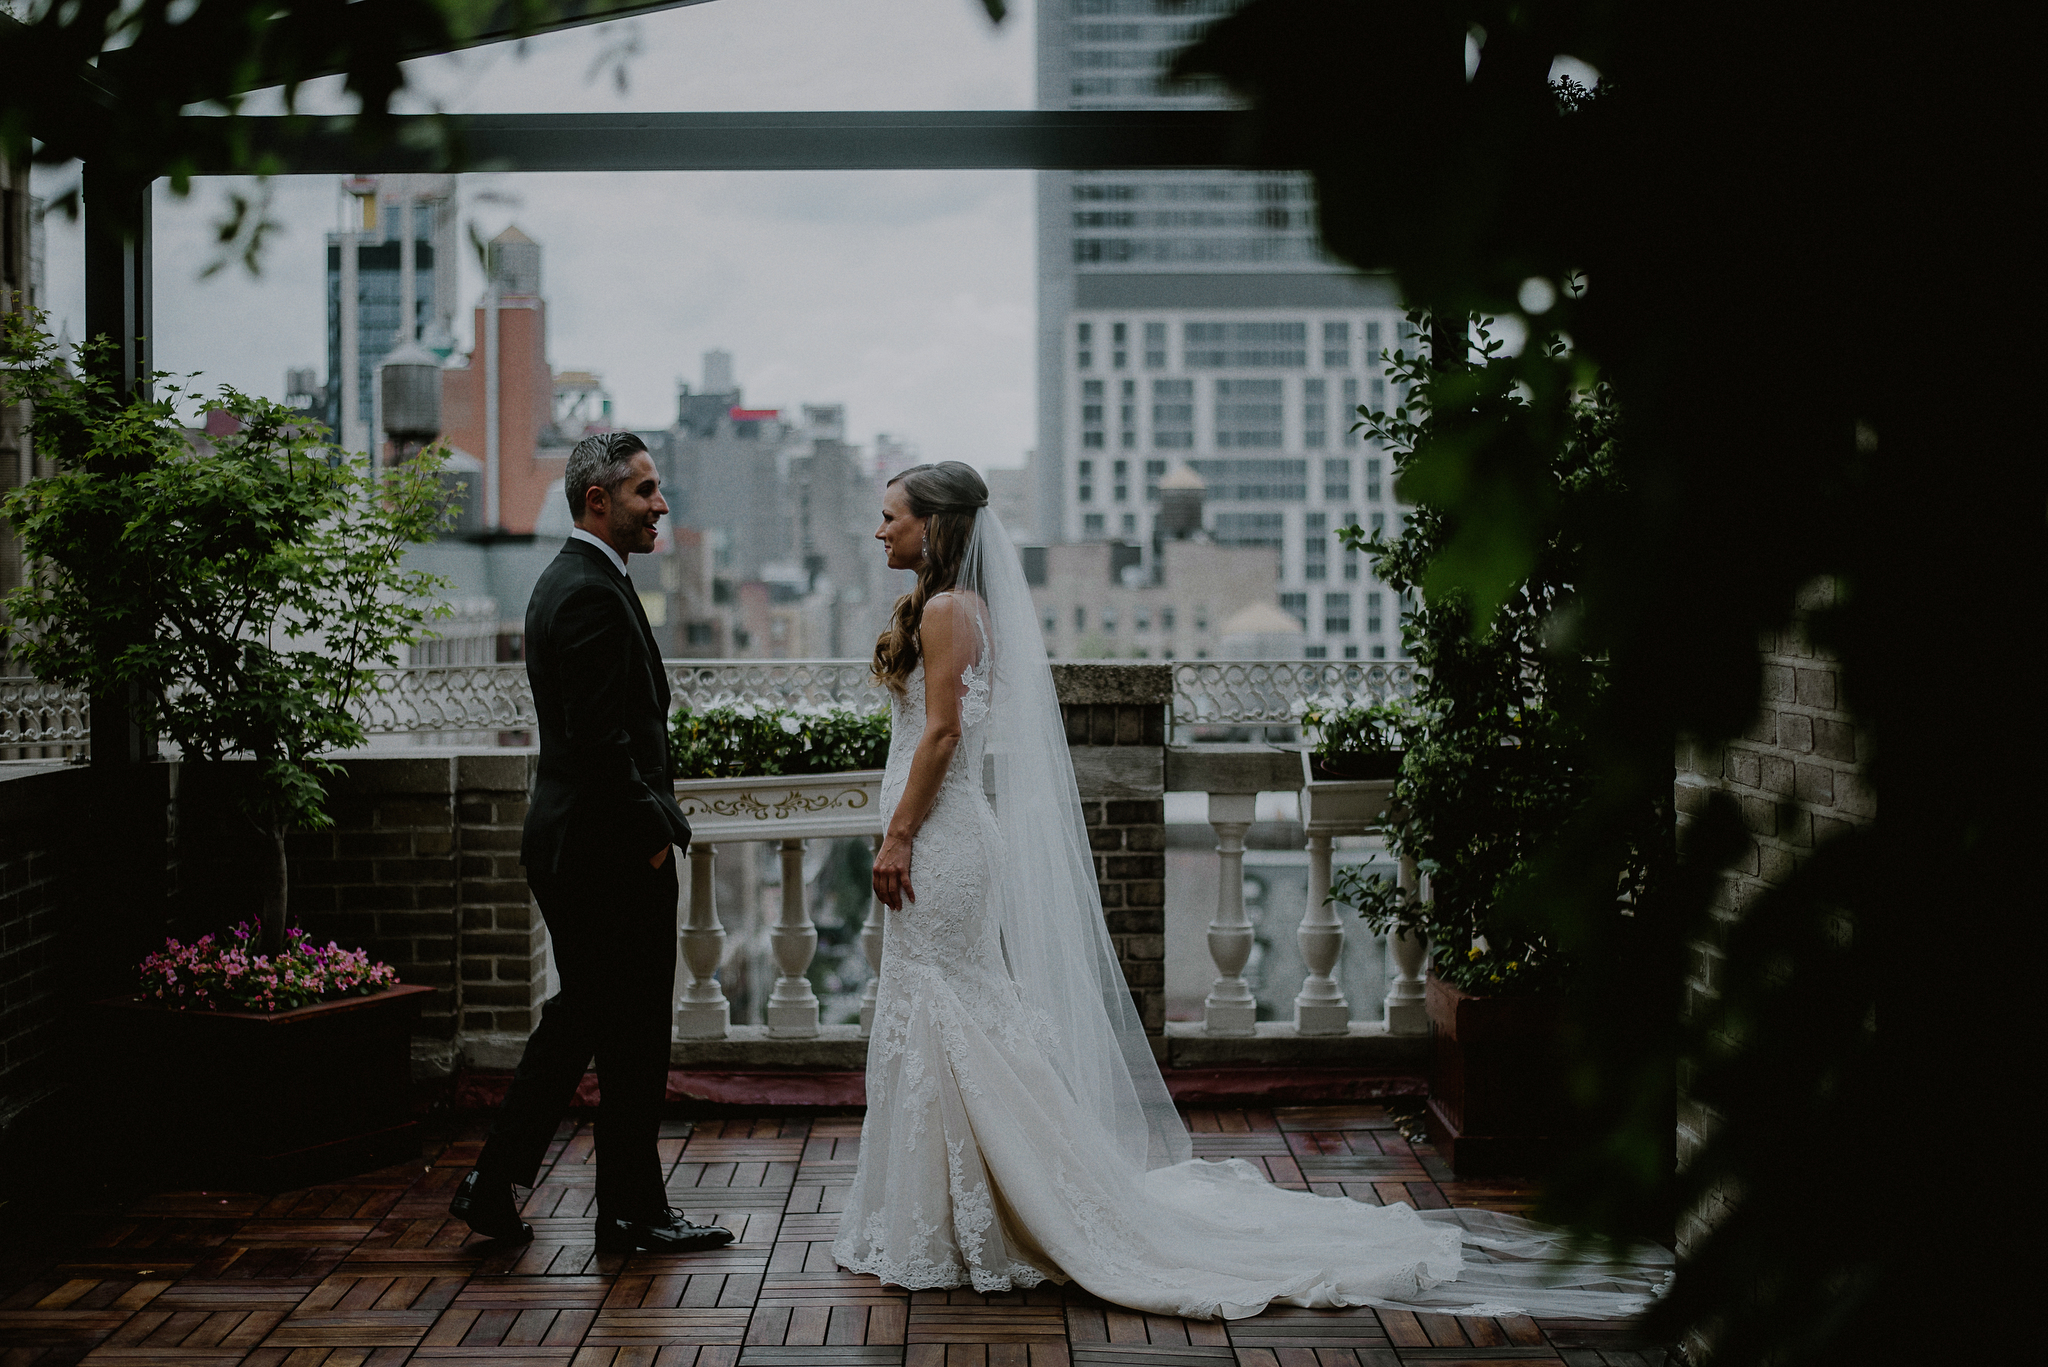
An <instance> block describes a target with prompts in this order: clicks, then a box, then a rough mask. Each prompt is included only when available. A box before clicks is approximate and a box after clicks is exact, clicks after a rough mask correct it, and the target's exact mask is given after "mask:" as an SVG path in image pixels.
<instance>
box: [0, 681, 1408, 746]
mask: <svg viewBox="0 0 2048 1367" xmlns="http://www.w3.org/2000/svg"><path fill="white" fill-rule="evenodd" d="M665 664H666V667H667V669H668V678H669V687H670V688H671V690H672V691H673V692H674V694H675V700H676V702H677V703H678V704H688V705H689V706H690V707H692V708H703V707H716V706H721V705H725V704H730V703H741V702H752V703H759V704H764V705H767V706H773V707H835V706H836V707H851V708H854V709H855V710H857V711H862V712H869V711H875V710H878V709H880V708H881V707H883V706H885V705H886V701H887V700H886V698H885V697H884V695H883V693H882V691H881V690H880V689H878V688H875V687H874V686H873V685H872V684H870V683H869V682H868V664H867V661H865V660H669V661H666V662H665ZM379 672H380V673H381V674H382V676H383V679H384V682H385V684H386V687H385V689H384V690H383V691H382V692H380V693H378V694H377V695H376V696H374V697H371V698H369V699H366V700H365V701H364V703H363V706H362V717H363V724H364V725H365V726H366V727H368V728H369V731H370V733H371V734H372V735H379V736H406V735H431V734H437V733H438V734H447V733H452V732H495V731H525V730H531V729H532V728H533V726H534V724H535V718H534V714H533V694H532V692H531V690H529V689H528V687H527V685H526V666H525V665H521V664H491V665H416V666H413V667H410V668H404V669H387V670H381V671H379ZM1415 680H1416V672H1415V670H1414V668H1413V666H1410V665H1406V664H1387V663H1370V664H1368V663H1362V662H1357V661H1329V660H1200V661H1194V660H1185V661H1181V662H1178V663H1176V664H1175V665H1174V667H1173V721H1174V724H1175V725H1176V726H1289V725H1292V724H1294V723H1296V722H1298V721H1299V720H1300V718H1301V713H1302V709H1303V708H1305V707H1307V706H1308V705H1309V704H1310V703H1312V702H1327V703H1332V704H1336V705H1339V706H1350V705H1353V704H1361V703H1375V702H1385V701H1387V700H1388V699H1390V698H1396V697H1401V698H1406V697H1412V696H1414V693H1415ZM87 715H88V714H87V707H86V700H85V696H84V695H83V694H81V693H77V692H75V691H73V690H71V689H67V688H61V687H58V686H56V685H53V684H45V683H41V682H39V681H37V680H35V679H0V745H4V746H34V745H81V744H84V743H85V740H86V736H87V732H88V730H89V728H88V726H87Z"/></svg>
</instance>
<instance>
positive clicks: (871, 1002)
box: [860, 835, 889, 1039]
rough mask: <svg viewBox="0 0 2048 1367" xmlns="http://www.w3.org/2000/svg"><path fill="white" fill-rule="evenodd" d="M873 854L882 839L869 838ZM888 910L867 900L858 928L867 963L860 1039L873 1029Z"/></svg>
mask: <svg viewBox="0 0 2048 1367" xmlns="http://www.w3.org/2000/svg"><path fill="white" fill-rule="evenodd" d="M869 841H870V842H871V843H872V844H873V845H874V847H875V853H877V854H880V853H881V852H882V837H881V836H879V835H877V836H870V837H869ZM888 910H889V909H888V908H887V907H885V906H883V905H882V899H881V898H879V897H870V898H869V899H868V919H867V921H866V922H865V923H864V924H863V925H862V926H861V928H860V952H861V953H862V954H863V955H865V956H866V957H867V961H868V990H867V991H865V992H863V993H861V997H860V1037H861V1038H862V1039H866V1038H867V1037H868V1035H869V1033H870V1032H871V1031H873V1029H874V1028H875V992H876V990H877V989H878V988H880V987H881V985H882V928H883V926H884V925H885V924H886V922H887V915H888Z"/></svg>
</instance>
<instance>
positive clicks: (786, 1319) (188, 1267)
mask: <svg viewBox="0 0 2048 1367" xmlns="http://www.w3.org/2000/svg"><path fill="white" fill-rule="evenodd" d="M1188 1122H1189V1126H1190V1128H1191V1129H1193V1131H1194V1132H1195V1152H1196V1153H1197V1154H1198V1155H1202V1156H1206V1157H1224V1156H1231V1157H1239V1158H1245V1159H1249V1160H1250V1161H1252V1162H1255V1163H1259V1164H1261V1165H1263V1166H1264V1167H1265V1169H1266V1171H1267V1172H1268V1173H1269V1174H1271V1176H1272V1178H1273V1179H1274V1180H1275V1181H1276V1182H1279V1183H1282V1184H1284V1185H1289V1186H1294V1187H1297V1188H1298V1187H1301V1186H1304V1185H1305V1186H1307V1187H1308V1188H1309V1189H1310V1190H1313V1191H1318V1192H1322V1193H1325V1194H1327V1195H1333V1196H1338V1195H1341V1196H1349V1197H1351V1198H1352V1199H1353V1200H1358V1201H1365V1202H1368V1203H1372V1204H1379V1203H1382V1202H1391V1201H1408V1202H1410V1203H1412V1204H1414V1205H1416V1206H1418V1207H1444V1206H1447V1205H1470V1206H1483V1207H1487V1208H1489V1209H1493V1210H1505V1211H1520V1210H1524V1209H1526V1208H1527V1206H1528V1203H1529V1199H1530V1192H1529V1189H1528V1187H1527V1186H1526V1185H1524V1184H1521V1183H1517V1182H1514V1181H1489V1182H1484V1183H1479V1182H1459V1181H1455V1180H1452V1178H1451V1174H1450V1173H1449V1171H1448V1170H1447V1169H1446V1168H1445V1167H1444V1165H1443V1164H1442V1162H1441V1161H1440V1160H1439V1159H1438V1158H1437V1157H1436V1155H1435V1153H1434V1152H1433V1151H1432V1150H1431V1149H1429V1148H1428V1147H1427V1146H1425V1145H1411V1144H1410V1143H1409V1142H1408V1141H1407V1140H1406V1139H1404V1138H1403V1137H1402V1135H1401V1133H1400V1130H1399V1129H1398V1128H1397V1127H1396V1125H1395V1122H1394V1121H1393V1119H1391V1118H1390V1117H1389V1116H1388V1115H1387V1113H1386V1111H1385V1110H1384V1109H1383V1108H1381V1107H1378V1106H1369V1105H1355V1106H1312V1107H1297V1108H1282V1109H1276V1110H1270V1111H1261V1110H1245V1111H1190V1112H1189V1113H1188ZM482 1128H483V1122H482V1121H481V1120H471V1119H464V1120H460V1121H452V1122H444V1123H442V1124H441V1125H440V1126H439V1128H438V1130H436V1131H434V1132H432V1133H430V1135H429V1139H428V1142H427V1144H426V1145H425V1148H424V1150H423V1155H422V1159H421V1161H420V1163H419V1164H406V1165H402V1166H396V1167H391V1168H386V1169H383V1170H382V1171H378V1172H372V1173H366V1174H364V1175H362V1176H360V1177H355V1178H351V1179H349V1180H347V1181H343V1182H337V1183H333V1184H329V1185H324V1186H318V1187H313V1188H309V1189H306V1190H301V1191H288V1192H282V1193H279V1194H277V1195H274V1196H266V1195H261V1194H256V1193H245V1192H231V1191H165V1192H159V1193H156V1194H153V1195H149V1196H146V1197H144V1198H143V1199H140V1200H138V1201H135V1202H134V1203H132V1204H129V1205H127V1206H125V1207H123V1208H119V1209H106V1210H97V1211H84V1212H78V1213H74V1214H73V1215H71V1216H68V1217H65V1218H64V1219H62V1220H59V1221H57V1222H55V1223H53V1224H52V1225H51V1226H50V1227H49V1228H48V1231H47V1233H45V1234H44V1235H42V1236H38V1238H37V1239H36V1240H35V1241H34V1243H35V1245H36V1246H24V1241H23V1240H22V1238H21V1236H19V1235H18V1234H17V1235H16V1236H15V1237H14V1238H13V1239H12V1240H11V1242H12V1243H13V1244H14V1247H11V1248H9V1249H7V1250H6V1252H5V1253H4V1254H0V1364H5V1365H6V1367H27V1364H35V1365H36V1367H54V1365H55V1364H65V1363H75V1362H87V1363H126V1364H181V1365H184V1367H213V1365H214V1364H218V1365H219V1367H228V1365H229V1364H242V1365H243V1367H386V1365H387V1364H392V1365H395V1364H398V1363H404V1362H413V1363H423V1364H424V1363H459V1362H467V1363H478V1364H487V1363H510V1364H521V1365H522V1367H1404V1365H1405V1364H1414V1363H1425V1362H1426V1363H1431V1364H1435V1365H1436V1367H1455V1364H1468V1365H1469V1367H1476V1365H1477V1364H1482V1363H1506V1362H1516V1363H1529V1362H1550V1363H1557V1364H1571V1365H1572V1367H1606V1365H1609V1364H1611V1365H1612V1367H1621V1365H1622V1364H1630V1367H1637V1365H1639V1364H1663V1363H1665V1362H1666V1361H1667V1356H1666V1354H1665V1353H1664V1352H1663V1351H1662V1350H1657V1349H1643V1348H1641V1347H1640V1346H1639V1345H1635V1344H1633V1343H1632V1341H1631V1339H1630V1338H1629V1335H1628V1333H1627V1330H1626V1329H1625V1328H1624V1327H1622V1326H1620V1325H1615V1324H1608V1323H1588V1322H1580V1321H1556V1320H1528V1319H1513V1318H1510V1319H1498V1320H1494V1319H1462V1318H1453V1317H1450V1316H1442V1315H1412V1314H1405V1313H1400V1312H1393V1311H1379V1312H1374V1311H1372V1310H1369V1309H1360V1310H1352V1311H1343V1312H1319V1311H1307V1310H1295V1309H1289V1308H1276V1309H1274V1310H1271V1311H1268V1312H1267V1313H1266V1314H1264V1315H1261V1316H1258V1317H1257V1318H1254V1319H1248V1320H1238V1321H1235V1322H1233V1323H1230V1324H1224V1323H1220V1322H1202V1321H1193V1320H1180V1319H1172V1318H1167V1317H1163V1316H1157V1315H1142V1314H1134V1313H1131V1312H1129V1311H1125V1310H1120V1309H1118V1308H1117V1307H1115V1306H1112V1305H1108V1304H1106V1303H1104V1302H1102V1301H1099V1300H1097V1299H1095V1298H1094V1297H1092V1296H1090V1295H1088V1294H1087V1293H1085V1292H1082V1291H1079V1290H1078V1289H1073V1288H1057V1287H1045V1288H1041V1289H1039V1290H1035V1291H1031V1292H1023V1293H1013V1294H1008V1295H980V1294H977V1293H974V1292H966V1291H954V1292H944V1291H923V1292H915V1293H911V1292H905V1291H901V1290H897V1289H895V1288H891V1287H885V1286H883V1285H881V1284H880V1283H879V1282H877V1281H876V1280H875V1279H874V1278H872V1277H860V1276H852V1275H849V1274H847V1273H844V1272H841V1271H839V1270H838V1269H837V1268H835V1267H834V1266H833V1264H832V1256H831V1244H832V1239H833V1236H834V1234H835V1233H836V1231H837V1227H838V1215H837V1214H836V1213H835V1212H836V1211H837V1210H838V1209H839V1204H840V1200H841V1198H842V1197H843V1195H844V1193H845V1190H846V1187H847V1184H848V1182H849V1181H850V1179H851V1177H852V1174H853V1165H854V1160H855V1155H856V1151H857V1150H858V1147H859V1144H860V1119H859V1117H858V1115H855V1114H845V1113H842V1114H837V1115H834V1114H821V1115H815V1116H810V1117H805V1118H796V1119H792V1118H789V1117H787V1116H761V1117H757V1118H742V1119H726V1120H712V1121H699V1122H696V1123H695V1124H694V1125H692V1124H688V1123H682V1122H676V1123H672V1124H671V1125H670V1126H669V1127H668V1128H667V1130H665V1134H667V1135H668V1136H669V1137H668V1138H665V1139H664V1140H663V1156H664V1158H665V1159H666V1160H668V1161H669V1162H671V1163H672V1164H673V1168H672V1170H671V1176H670V1180H669V1190H670V1193H671V1197H670V1199H671V1200H673V1201H674V1202H675V1203H676V1204H677V1205H678V1206H680V1207H682V1208H684V1209H685V1210H686V1211H687V1213H688V1214H689V1216H690V1218H691V1219H693V1220H696V1221H698V1222H700V1223H708V1222H712V1221H716V1222H719V1223H723V1224H726V1225H728V1226H730V1227H731V1228H732V1229H733V1230H734V1232H735V1233H736V1234H737V1235H738V1236H739V1237H738V1240H737V1242H735V1243H733V1244H732V1245H731V1246H729V1247H727V1248H725V1249H721V1250H719V1251H717V1252H715V1253H706V1254H695V1255H690V1256H685V1257H655V1256H646V1255H641V1256H634V1257H625V1256H618V1257H614V1256H610V1255H606V1256H603V1257H600V1256H599V1255H598V1254H597V1253H596V1251H595V1249H594V1248H593V1246H592V1243H591V1224H590V1215H589V1212H590V1208H591V1204H592V1201H593V1193H594V1190H595V1188H594V1185H593V1183H594V1175H595V1168H594V1167H593V1166H592V1160H593V1149H594V1145H593V1141H592V1134H591V1127H590V1124H589V1122H588V1121H587V1120H583V1121H569V1122H565V1123H564V1125H563V1129H562V1133H561V1136H560V1137H559V1138H558V1139H557V1141H556V1144H555V1147H554V1149H553V1150H551V1153H550V1162H549V1166H548V1167H546V1168H544V1169H543V1171H542V1178H541V1185H540V1186H539V1187H538V1188H537V1189H536V1190H535V1192H534V1193H533V1197H532V1199H531V1201H530V1202H529V1203H528V1205H527V1212H526V1213H527V1216H528V1218H529V1219H530V1220H531V1221H532V1223H533V1227H534V1236H535V1237H534V1241H533V1242H532V1243H531V1244H528V1245H526V1246H524V1247H519V1248H500V1247H498V1246H496V1245H494V1244H491V1243H488V1242H486V1241H483V1240H480V1239H477V1238H474V1237H473V1236H470V1234H469V1231H468V1229H467V1227H466V1226H464V1225H463V1224H461V1223H460V1222H459V1221H454V1220H451V1219H449V1218H448V1214H447V1202H448V1197H449V1194H450V1191H451V1190H452V1188H453V1187H454V1185H455V1183H456V1182H457V1181H458V1180H459V1179H460V1178H461V1176H462V1174H463V1173H464V1172H465V1171H466V1170H467V1168H468V1166H469V1164H470V1163H471V1161H472V1160H473V1159H474V1157H475V1155H476V1152H477V1149H478V1148H479V1143H478V1137H479V1136H480V1134H481V1132H482ZM1669 1360H1670V1361H1676V1359H1675V1358H1671V1359H1669Z"/></svg>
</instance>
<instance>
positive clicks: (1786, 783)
mask: <svg viewBox="0 0 2048 1367" xmlns="http://www.w3.org/2000/svg"><path fill="white" fill-rule="evenodd" d="M1832 592H1833V591H1832V587H1831V585H1830V583H1829V582H1828V581H1822V582H1820V583H1817V584H1816V585H1814V586H1812V587H1810V588H1809V589H1808V590H1807V591H1806V592H1805V593H1804V594H1802V595H1801V598H1800V602H1799V605H1798V606H1799V611H1798V613H1797V614H1796V616H1795V617H1794V620H1793V621H1792V623H1791V624H1790V625H1789V626H1787V627H1786V628H1785V629H1784V630H1783V631H1781V632H1779V633H1778V634H1777V636H1776V637H1775V638H1773V639H1772V640H1769V641H1767V642H1765V643H1764V645H1763V647H1762V657H1763V705H1762V707H1761V709H1760V710H1759V711H1758V713H1757V718H1756V721H1755V722H1754V724H1752V725H1751V727H1750V728H1749V730H1748V731H1747V732H1745V733H1744V734H1743V735H1742V736H1740V737H1738V738H1737V739H1735V740H1732V741H1729V742H1728V743H1727V744H1726V745H1723V746H1719V747H1716V746H1711V745H1706V744H1702V743H1698V742H1694V741H1681V742H1680V744H1679V746H1678V752H1677V755H1676V758H1675V764H1676V768H1677V786H1676V791H1675V794H1674V797H1675V801H1676V806H1677V810H1678V825H1679V832H1680V839H1681V840H1682V839H1683V838H1684V833H1685V830H1686V828H1687V826H1689V825H1690V823H1691V822H1692V820H1693V819H1694V818H1695V817H1696V816H1697V815H1698V814H1699V813H1700V812H1702V811H1704V810H1705V808H1706V805H1707V801H1708V798H1709V795H1710V794H1712V793H1715V792H1719V793H1724V794H1726V795H1728V796H1729V797H1731V798H1733V799H1734V800H1735V802H1736V804H1737V806H1738V807H1739V808H1740V810H1741V813H1742V822H1743V825H1744V826H1745V827H1746V828H1747V831H1748V834H1749V839H1748V841H1747V843H1746V846H1745V848H1744V850H1743V852H1742V853H1741V854H1740V855H1739V856H1738V857H1737V859H1736V860H1735V862H1734V863H1733V864H1731V865H1729V866H1728V867H1727V868H1726V869H1724V870H1723V871H1722V874H1721V879H1720V886H1719V889H1718V891H1717V893H1716V896H1715V898H1714V901H1713V904H1712V907H1711V919H1710V922H1709V929H1708V932H1707V934H1706V935H1704V936H1703V937H1701V938H1700V939H1699V940H1696V941H1695V942H1693V943H1692V944H1691V945H1690V946H1688V950H1687V975H1686V1001H1685V1009H1686V1012H1687V1014H1688V1015H1689V1016H1690V1017H1691V1018H1692V1019H1693V1020H1695V1021H1703V1022H1706V1023H1707V1024H1708V1026H1709V1028H1712V1026H1713V1023H1714V1022H1715V1020H1716V1018H1717V1017H1718V1015H1719V1010H1720V997H1721V990H1720V982H1721V967H1722V964H1723V962H1724V960H1725V947H1726V944H1727V939H1728V933H1729V931H1730V929H1731V928H1732V927H1733V926H1734V925H1735V923H1736V922H1737V921H1739V920H1740V919H1741V917H1742V915H1743V913H1744V911H1745V910H1746V909H1747V908H1748V907H1749V906H1750V904H1751V903H1753V902H1754V901H1755V900H1756V899H1757V898H1758V896H1760V895H1761V894H1762V893H1764V892H1765V891H1767V890H1768V889H1770V888H1771V887H1774V886H1776V885H1777V884H1780V883H1782V882H1784V881H1785V880H1786V879H1788V878H1790V877H1791V876H1792V874H1793V873H1794V872H1795V871H1797V870H1798V868H1799V867H1800V865H1801V864H1803V863H1804V862H1805V861H1806V860H1807V859H1808V858H1810V857H1811V856H1812V853H1813V850H1814V848H1815V847H1816V846H1818V845H1820V844H1822V843H1824V842H1826V841H1827V840H1829V839H1831V838H1833V837H1834V836H1837V835H1840V834H1841V833H1843V832H1845V831H1848V830H1851V829H1853V828H1855V827H1856V826H1858V825H1861V824H1863V823H1865V822H1868V821H1869V820H1870V819H1871V818H1872V817H1873V816H1875V815H1876V811H1877V807H1876V799H1875V796H1874V793H1873V790H1872V789H1871V787H1870V784H1869V781H1868V779H1867V778H1866V776H1865V773H1864V766H1865V765H1866V764H1867V763H1868V761H1869V758H1870V733H1869V732H1868V730H1866V729H1865V728H1863V727H1861V726H1859V725H1857V723H1856V720H1855V718H1854V717H1853V716H1852V715H1851V714H1850V713H1849V711H1848V708H1847V706H1846V703H1845V700H1844V698H1843V694H1842V679H1841V669H1840V666H1839V665H1838V664H1837V662H1836V661H1835V659H1834V658H1833V657H1832V656H1831V655H1830V654H1828V653H1827V652H1826V651H1825V650H1823V649H1820V648H1817V647H1815V646H1814V645H1813V644H1812V643H1811V642H1810V641H1809V640H1808V639H1807V634H1806V630H1805V619H1806V615H1807V614H1808V613H1810V612H1811V611H1813V610H1814V609H1817V608H1822V607H1825V606H1827V605H1828V604H1829V603H1830V602H1831V601H1832ZM1690 1081H1691V1078H1690V1071H1689V1068H1688V1066H1687V1065H1685V1064H1683V1063H1682V1064H1681V1065H1680V1072H1679V1079H1678V1161H1679V1163H1680V1165H1681V1166H1683V1165H1684V1164H1686V1163H1688V1162H1690V1161H1691V1159H1692V1157H1693V1155H1695V1154H1696V1153H1698V1152H1699V1150H1700V1147H1701V1145H1702V1144H1703V1143H1704V1142H1705V1140H1706V1137H1707V1136H1708V1135H1709V1134H1710V1133H1711V1132H1712V1129H1713V1126H1714V1123H1715V1117H1714V1114H1713V1112H1712V1110H1711V1109H1710V1108H1708V1107H1706V1106H1704V1105H1702V1104H1701V1103H1699V1102H1697V1101H1695V1100H1694V1099H1693V1098H1692V1096H1691V1090H1690V1086H1689V1084H1690ZM1726 1210H1727V1201H1726V1199H1725V1196H1724V1194H1722V1193H1715V1194H1713V1195H1711V1196H1710V1197H1708V1199H1707V1200H1706V1201H1705V1202H1703V1203H1702V1205H1701V1206H1700V1207H1699V1208H1698V1209H1696V1210H1694V1211H1692V1212H1689V1213H1688V1214H1687V1216H1686V1217H1685V1218H1684V1219H1683V1220H1682V1221H1681V1223H1680V1227H1679V1230H1678V1241H1679V1249H1680V1252H1681V1253H1683V1252H1684V1250H1685V1249H1686V1248H1687V1247H1688V1246H1690V1245H1691V1244H1692V1243H1693V1242H1694V1241H1695V1240H1697V1239H1698V1238H1699V1237H1700V1236H1701V1235H1702V1234H1703V1233H1704V1232H1705V1231H1706V1230H1707V1229H1708V1228H1710V1227H1711V1226H1712V1225H1713V1223H1714V1222H1715V1221H1716V1220H1718V1219H1719V1218H1720V1217H1721V1216H1722V1215H1723V1214H1724V1213H1725V1212H1726Z"/></svg>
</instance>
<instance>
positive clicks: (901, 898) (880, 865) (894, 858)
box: [874, 835, 917, 911]
mask: <svg viewBox="0 0 2048 1367" xmlns="http://www.w3.org/2000/svg"><path fill="white" fill-rule="evenodd" d="M874 883H875V896H877V897H879V898H881V899H882V905H883V906H885V907H887V908H889V910H891V911H901V910H903V903H904V902H905V901H906V900H907V901H912V902H915V901H916V900H917V894H916V893H915V892H913V891H911V888H910V841H909V840H907V839H905V838H904V837H902V836H898V835H892V836H889V837H888V838H887V839H885V840H883V841H882V848H881V850H880V852H878V853H877V854H876V855H875V873H874Z"/></svg>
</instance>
